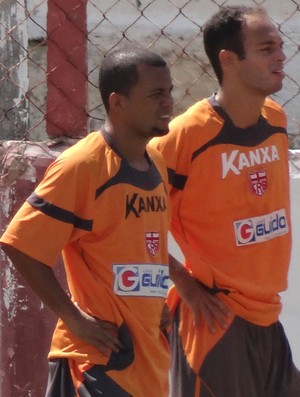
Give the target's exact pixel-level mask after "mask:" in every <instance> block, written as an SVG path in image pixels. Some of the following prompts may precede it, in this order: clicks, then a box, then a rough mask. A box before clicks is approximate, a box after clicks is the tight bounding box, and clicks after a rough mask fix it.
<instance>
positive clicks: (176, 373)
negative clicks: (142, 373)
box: [170, 305, 300, 397]
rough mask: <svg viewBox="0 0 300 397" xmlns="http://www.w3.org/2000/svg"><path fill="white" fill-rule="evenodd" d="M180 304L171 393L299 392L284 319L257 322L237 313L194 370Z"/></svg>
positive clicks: (175, 396) (265, 395)
mask: <svg viewBox="0 0 300 397" xmlns="http://www.w3.org/2000/svg"><path fill="white" fill-rule="evenodd" d="M179 312H180V305H179V306H178V307H177V309H176V312H175V314H174V322H173V326H172V330H171V333H170V345H171V354H172V367H171V376H170V377H171V397H300V373H299V370H298V369H297V368H296V367H295V365H294V364H293V361H292V355H291V350H290V347H289V343H288V341H287V338H286V336H285V333H284V330H283V327H282V325H281V324H280V322H276V323H274V324H272V325H270V326H268V327H262V326H257V325H254V324H252V323H249V322H247V321H245V320H243V319H241V318H239V317H235V318H234V319H233V321H232V323H231V325H230V326H229V327H228V330H227V331H226V332H225V334H224V335H223V337H222V338H221V339H220V340H219V341H218V342H217V344H216V345H215V346H214V347H213V348H212V349H211V350H210V351H209V352H208V353H207V354H206V356H205V358H204V360H203V362H202V365H201V368H200V370H199V372H198V373H195V372H194V371H193V370H192V369H191V367H190V365H189V364H188V362H187V360H186V356H185V354H184V352H183V348H182V344H181V340H180V336H179V332H178V325H179V320H180V319H179Z"/></svg>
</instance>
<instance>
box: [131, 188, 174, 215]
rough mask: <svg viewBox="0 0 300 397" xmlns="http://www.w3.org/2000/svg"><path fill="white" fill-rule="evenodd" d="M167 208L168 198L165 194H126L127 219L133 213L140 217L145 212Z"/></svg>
mask: <svg viewBox="0 0 300 397" xmlns="http://www.w3.org/2000/svg"><path fill="white" fill-rule="evenodd" d="M166 209H167V204H166V198H165V197H164V196H148V197H143V196H139V195H138V194H137V193H134V194H133V195H132V196H129V195H127V196H126V215H125V219H126V218H128V216H129V215H130V214H131V213H132V214H133V215H134V216H136V217H137V218H139V217H140V216H141V213H143V212H164V211H166Z"/></svg>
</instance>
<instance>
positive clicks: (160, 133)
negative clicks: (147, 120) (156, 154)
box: [151, 128, 169, 138]
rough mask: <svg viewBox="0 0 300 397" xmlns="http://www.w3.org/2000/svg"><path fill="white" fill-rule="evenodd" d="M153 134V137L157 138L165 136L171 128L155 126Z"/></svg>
mask: <svg viewBox="0 0 300 397" xmlns="http://www.w3.org/2000/svg"><path fill="white" fill-rule="evenodd" d="M151 132H152V134H151V138H157V137H160V136H165V135H167V133H168V132H169V129H168V128H166V129H160V128H153V129H152V131H151Z"/></svg>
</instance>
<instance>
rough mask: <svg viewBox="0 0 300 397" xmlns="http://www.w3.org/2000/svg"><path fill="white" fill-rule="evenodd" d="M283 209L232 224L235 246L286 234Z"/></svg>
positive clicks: (285, 219) (286, 226)
mask: <svg viewBox="0 0 300 397" xmlns="http://www.w3.org/2000/svg"><path fill="white" fill-rule="evenodd" d="M288 231H289V228H288V223H287V218H286V213H285V210H284V209H281V210H278V211H275V212H272V213H270V214H265V215H262V216H258V217H255V218H249V219H243V220H239V221H236V222H234V232H235V239H236V245H237V246H241V245H248V244H255V243H261V242H263V241H267V240H270V239H272V238H275V237H279V236H282V235H283V234H286V233H288Z"/></svg>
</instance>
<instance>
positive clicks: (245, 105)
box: [216, 89, 265, 128]
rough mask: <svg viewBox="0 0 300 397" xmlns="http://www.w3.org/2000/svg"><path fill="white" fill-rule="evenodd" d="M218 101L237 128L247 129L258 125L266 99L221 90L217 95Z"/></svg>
mask: <svg viewBox="0 0 300 397" xmlns="http://www.w3.org/2000/svg"><path fill="white" fill-rule="evenodd" d="M216 100H217V102H218V103H219V105H220V106H221V107H222V108H223V109H224V111H225V112H226V113H227V114H228V116H229V117H230V119H231V120H232V122H233V124H234V125H235V126H236V127H240V128H247V127H251V126H252V125H254V124H256V123H257V121H258V119H259V117H260V115H261V109H262V107H263V104H264V101H265V98H263V97H255V96H252V97H251V96H246V95H239V94H238V93H230V94H229V93H227V92H226V93H225V92H224V91H223V90H222V89H220V90H219V91H218V93H217V94H216Z"/></svg>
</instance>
